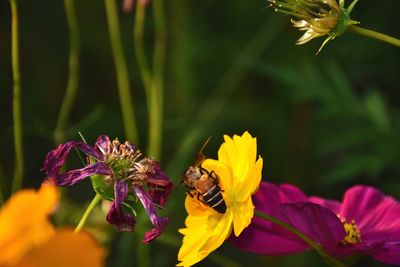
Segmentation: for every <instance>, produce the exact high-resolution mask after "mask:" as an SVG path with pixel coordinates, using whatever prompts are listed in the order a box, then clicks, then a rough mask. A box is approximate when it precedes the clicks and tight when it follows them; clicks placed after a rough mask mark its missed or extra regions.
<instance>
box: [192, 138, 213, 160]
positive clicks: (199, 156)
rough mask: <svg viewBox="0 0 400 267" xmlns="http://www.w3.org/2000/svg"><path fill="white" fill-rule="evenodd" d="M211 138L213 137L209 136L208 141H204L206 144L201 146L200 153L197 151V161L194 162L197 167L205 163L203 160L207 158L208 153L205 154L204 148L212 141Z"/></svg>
mask: <svg viewBox="0 0 400 267" xmlns="http://www.w3.org/2000/svg"><path fill="white" fill-rule="evenodd" d="M210 139H211V136H210V137H208V139H207V140H206V142H205V143H204V145H203V146H202V147H201V149H200V151H199V153H197V158H196V161H195V162H194V164H193V165H194V166H195V167H197V166H200V165H201V163H203V161H204V160H205V159H206V155H204V153H203V150H204V148H205V147H206V146H207V144H208V142H209V141H210Z"/></svg>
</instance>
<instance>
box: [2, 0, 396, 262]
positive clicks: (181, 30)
mask: <svg viewBox="0 0 400 267" xmlns="http://www.w3.org/2000/svg"><path fill="white" fill-rule="evenodd" d="M76 2H77V11H78V15H79V18H78V19H79V28H80V32H81V36H80V37H81V70H80V75H81V77H80V84H79V92H78V96H77V99H76V103H75V106H74V109H73V112H72V115H71V120H70V122H71V123H70V127H69V128H68V139H79V136H78V135H77V131H81V132H82V133H83V134H84V136H85V137H86V138H87V140H88V141H89V142H90V143H93V142H94V141H95V139H96V138H97V136H99V135H100V134H103V133H104V134H107V135H109V136H110V137H112V138H114V137H119V139H120V140H123V139H124V134H123V126H122V120H121V113H120V106H119V102H118V91H117V85H116V80H115V69H114V64H113V60H112V53H111V50H110V44H109V37H108V30H107V24H106V18H105V10H104V2H103V1H100V0H99V1H94V0H88V1H76ZM119 4H120V6H122V1H121V2H120V3H119ZM165 6H166V9H167V10H166V12H167V27H168V35H167V42H168V43H167V45H168V47H167V49H168V52H167V65H166V75H165V99H164V100H165V118H164V145H163V156H162V159H160V161H161V162H162V166H163V168H164V170H166V172H167V173H168V175H169V176H170V178H171V179H172V180H173V181H174V183H175V184H176V185H178V184H179V181H180V175H181V173H182V171H183V170H184V169H185V168H186V167H187V166H188V164H190V163H191V162H192V161H193V160H194V158H195V155H196V151H197V150H198V149H199V147H200V146H201V144H202V143H203V142H204V140H205V139H206V138H208V137H209V136H212V139H211V142H210V143H209V145H208V147H207V149H206V151H205V152H206V154H207V155H208V156H209V157H216V156H217V149H218V147H219V145H220V144H221V143H222V140H223V139H222V135H223V134H229V135H232V134H235V133H236V134H241V133H243V132H244V131H245V130H248V131H249V132H250V133H251V134H252V135H253V136H255V137H257V141H258V152H259V153H260V154H261V155H262V157H263V158H264V168H263V180H265V181H272V182H276V183H293V184H296V185H298V186H300V187H301V188H302V189H303V190H304V191H305V192H306V193H307V194H313V195H321V196H325V197H330V198H336V199H340V198H341V195H342V193H343V192H344V191H345V190H346V188H348V187H349V186H351V185H354V184H360V183H361V184H370V185H374V186H377V187H378V188H380V189H382V190H383V191H384V192H385V193H387V194H391V195H393V196H395V197H397V198H399V197H400V180H399V176H400V164H399V162H400V149H399V147H400V116H399V111H400V102H399V99H400V90H399V74H400V72H399V71H400V61H399V60H400V50H399V48H397V47H394V46H390V45H388V44H385V43H381V42H378V41H376V40H372V39H367V38H365V37H362V36H358V35H355V34H353V33H345V34H344V35H343V36H341V37H339V38H337V39H335V40H334V41H332V42H329V43H328V45H326V47H325V48H324V49H323V50H322V52H321V54H320V55H318V56H316V55H315V53H316V51H317V50H318V47H319V46H320V44H321V43H322V41H323V39H317V40H313V41H311V42H310V43H308V44H306V45H303V46H296V45H295V44H294V43H295V41H296V40H297V39H298V38H299V37H300V36H301V33H300V32H299V31H297V30H295V29H294V28H293V27H292V26H291V24H290V21H289V18H288V17H285V16H283V15H281V14H277V13H275V12H273V10H272V9H268V8H266V6H267V3H266V2H265V1H260V0H256V1H211V0H166V1H165ZM19 7H20V41H21V46H20V50H21V60H20V62H21V72H22V106H23V122H24V123H23V127H24V149H25V161H26V175H25V181H24V185H25V186H26V187H32V186H38V185H39V184H40V182H41V181H42V179H43V176H44V174H43V173H41V172H40V168H41V167H42V163H43V159H44V156H45V154H46V153H47V152H48V151H49V150H50V149H52V148H54V147H55V145H54V143H53V141H52V140H53V139H52V136H53V133H52V132H53V130H54V127H55V122H56V118H57V114H58V110H59V106H60V103H61V101H62V98H63V94H64V91H65V87H66V82H67V75H68V72H67V60H68V49H69V36H68V30H67V25H66V20H65V14H64V6H63V1H55V0H51V1H28V0H21V1H19ZM399 8H400V2H399V1H398V0H384V1H359V3H358V5H357V6H356V8H355V10H354V11H353V14H352V18H353V19H355V20H357V21H360V22H361V26H363V27H366V28H370V29H374V30H377V31H381V32H384V33H387V34H390V35H393V36H397V37H400V31H399V29H400V28H399V27H398V25H399V22H398V10H399ZM120 11H121V10H120ZM120 21H121V26H122V32H123V41H124V48H125V53H126V60H127V62H128V65H129V74H130V79H131V85H132V88H133V96H134V99H133V102H134V105H135V111H136V115H137V120H138V125H139V131H140V143H139V144H138V145H139V146H140V147H141V148H142V150H144V152H146V148H145V144H146V143H147V142H146V141H147V139H146V138H147V117H146V116H147V114H146V104H145V103H146V102H145V95H144V90H143V86H142V83H141V81H140V77H139V72H138V67H137V63H136V62H135V57H134V50H133V49H134V48H133V43H132V30H133V14H123V13H122V12H120ZM145 37H146V42H147V44H148V46H147V47H146V49H147V50H148V51H149V55H150V54H151V49H152V42H153V38H154V35H153V27H152V17H151V9H149V13H148V20H147V24H146V33H145ZM10 49H11V47H10V11H9V3H8V2H7V1H2V2H1V3H0V114H1V119H0V140H1V141H0V151H1V153H0V163H1V175H3V177H4V178H5V180H6V182H7V184H6V185H1V186H2V188H9V186H10V180H11V178H10V177H12V174H13V157H14V154H13V130H12V115H11V114H12V113H11V97H12V75H11V65H10V64H11V62H10V60H11V59H10ZM90 190H91V189H90V184H89V182H88V181H86V182H83V183H81V184H79V185H77V186H75V187H74V188H71V189H68V190H67V191H68V196H69V198H70V199H72V201H71V200H70V201H69V203H70V204H69V205H71V206H73V207H75V208H74V209H77V210H81V209H84V208H85V205H82V206H81V205H80V204H79V203H81V202H80V201H89V199H90V198H91V197H92V196H93V193H92V191H90ZM184 191H185V190H184V188H183V186H181V187H177V189H175V191H174V192H173V194H172V195H171V197H170V202H169V205H168V207H167V210H166V211H165V212H164V213H165V214H168V215H169V216H170V217H171V223H170V225H169V226H168V227H167V231H168V233H170V234H173V235H175V236H176V238H179V236H178V234H176V229H178V228H180V227H182V226H183V223H184V218H185V216H186V213H185V211H184V207H183V199H184ZM71 209H72V208H71ZM71 214H72V213H71ZM74 216H75V217H74ZM74 216H72V217H73V218H70V217H71V216H68V215H65V217H67V219H65V218H64V221H63V222H64V223H65V222H70V223H76V220H77V219H78V217H79V212H76V214H74ZM101 219H102V217H100V220H101ZM97 224H98V223H97ZM101 224H103V221H101ZM106 229H107V231H109V232H112V231H113V229H111V228H110V227H108V228H106ZM139 235H141V233H135V234H116V235H115V236H114V239H113V241H112V242H111V241H108V242H111V245H112V246H111V247H112V252H111V254H110V257H109V262H110V266H136V259H137V254H138V253H137V246H138V245H137V244H136V243H135V242H133V238H134V236H139ZM138 238H141V237H140V236H139V237H138ZM178 241H179V239H178ZM150 249H151V266H172V265H174V264H175V263H176V255H177V250H178V248H177V247H176V246H171V245H166V244H165V243H163V242H154V243H153V244H152V245H151V247H150ZM218 253H219V254H221V255H224V256H226V257H228V258H229V259H232V260H234V261H236V262H237V263H239V264H240V266H260V265H263V266H324V264H323V262H322V260H321V259H320V258H318V256H316V255H315V253H313V252H309V253H303V254H300V255H296V256H290V257H289V256H287V257H279V258H274V257H262V256H257V255H252V254H247V253H241V252H239V251H238V250H236V249H234V248H233V247H232V246H231V245H229V244H227V243H226V244H224V245H223V246H222V247H221V248H220V249H218ZM199 266H218V265H216V263H215V262H213V261H211V260H207V259H206V260H204V261H203V262H202V263H201V264H199ZM357 266H383V265H379V264H378V263H376V262H373V261H370V260H365V261H361V262H360V263H359V265H357Z"/></svg>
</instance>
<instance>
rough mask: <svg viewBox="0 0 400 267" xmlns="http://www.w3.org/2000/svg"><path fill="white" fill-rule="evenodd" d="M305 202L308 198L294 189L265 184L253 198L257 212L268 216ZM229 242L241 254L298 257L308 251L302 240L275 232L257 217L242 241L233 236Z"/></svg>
mask: <svg viewBox="0 0 400 267" xmlns="http://www.w3.org/2000/svg"><path fill="white" fill-rule="evenodd" d="M306 200H307V197H306V195H305V194H304V193H303V192H302V191H301V190H300V189H298V188H297V187H295V186H293V185H289V184H282V185H276V184H272V183H266V182H261V183H260V187H259V189H258V191H257V192H256V194H255V195H254V196H253V203H254V205H255V208H256V210H258V211H261V212H263V213H265V214H268V215H271V211H272V210H273V209H274V208H275V207H276V206H278V205H280V204H282V203H294V202H298V201H306ZM229 241H230V242H231V243H232V244H233V245H234V246H236V247H237V248H239V249H241V250H244V251H249V252H253V253H260V254H268V255H280V254H289V253H296V252H301V251H304V250H306V249H308V248H309V246H308V245H307V244H306V243H304V242H303V241H302V240H300V239H298V238H297V237H295V236H292V235H285V234H282V233H281V232H280V231H276V229H275V226H274V224H272V223H271V222H269V221H267V220H265V219H262V218H258V217H254V218H253V220H252V222H251V224H250V226H249V227H247V228H246V229H245V230H244V231H243V232H242V233H241V234H240V236H239V237H235V236H233V235H232V236H231V237H230V238H229Z"/></svg>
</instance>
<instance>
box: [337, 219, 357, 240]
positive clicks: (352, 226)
mask: <svg viewBox="0 0 400 267" xmlns="http://www.w3.org/2000/svg"><path fill="white" fill-rule="evenodd" d="M342 223H343V227H344V230H345V231H346V237H345V238H344V239H343V240H342V243H343V244H344V245H349V244H351V245H354V244H358V243H360V242H361V233H360V230H359V229H358V226H357V224H356V223H355V221H354V220H352V221H351V223H348V222H346V219H343V220H342Z"/></svg>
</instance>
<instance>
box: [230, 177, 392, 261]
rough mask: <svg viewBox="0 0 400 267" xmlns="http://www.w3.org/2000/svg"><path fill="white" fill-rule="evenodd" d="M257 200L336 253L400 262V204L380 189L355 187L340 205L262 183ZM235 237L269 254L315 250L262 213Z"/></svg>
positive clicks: (234, 240) (287, 187) (235, 241)
mask: <svg viewBox="0 0 400 267" xmlns="http://www.w3.org/2000/svg"><path fill="white" fill-rule="evenodd" d="M253 201H254V204H255V207H256V210H258V211H261V212H263V213H265V214H268V215H271V216H274V217H276V218H277V219H279V220H281V221H283V222H285V223H287V224H289V225H291V226H293V227H294V228H296V229H297V230H299V231H300V232H302V233H303V234H305V235H306V236H308V237H309V238H311V239H312V240H314V241H315V242H317V243H319V244H320V245H321V246H322V248H323V249H324V250H325V251H327V252H328V253H329V254H330V255H331V256H333V257H337V258H340V259H345V258H348V257H351V256H356V255H369V256H372V257H373V258H374V259H376V260H378V261H381V262H385V263H389V264H400V203H399V202H398V201H397V200H395V199H394V198H392V197H389V196H385V195H384V194H383V193H382V192H380V191H379V190H377V189H376V188H373V187H369V186H361V185H358V186H354V187H352V188H350V189H348V190H347V191H346V192H345V195H344V198H343V201H342V203H340V202H337V201H333V200H326V199H323V198H319V197H306V196H305V195H304V193H303V192H301V190H300V189H298V188H296V187H294V186H290V185H273V184H269V183H262V186H260V190H259V191H258V192H257V193H256V194H255V195H254V200H253ZM230 241H231V242H232V243H233V244H234V245H235V246H236V247H238V248H239V249H242V250H245V251H249V252H254V253H261V254H269V255H282V254H289V253H295V252H301V251H303V250H306V249H308V248H309V247H308V245H307V244H306V243H305V242H303V241H302V240H301V239H300V238H298V237H297V236H295V235H294V234H292V233H291V232H289V231H287V230H285V229H282V227H280V226H277V225H274V224H272V223H270V222H269V221H266V220H264V219H261V218H256V217H255V218H254V219H253V221H252V223H251V224H250V226H249V227H248V228H247V229H245V231H244V232H243V233H242V234H241V235H240V236H239V237H238V238H235V237H231V238H230Z"/></svg>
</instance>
